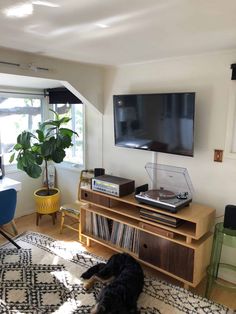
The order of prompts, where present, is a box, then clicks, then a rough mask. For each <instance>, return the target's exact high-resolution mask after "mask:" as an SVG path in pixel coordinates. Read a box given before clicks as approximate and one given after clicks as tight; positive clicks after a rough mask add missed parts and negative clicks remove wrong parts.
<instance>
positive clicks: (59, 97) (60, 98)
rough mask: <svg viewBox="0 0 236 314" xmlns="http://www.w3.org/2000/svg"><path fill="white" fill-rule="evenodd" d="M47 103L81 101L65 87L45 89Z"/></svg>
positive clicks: (75, 102)
mask: <svg viewBox="0 0 236 314" xmlns="http://www.w3.org/2000/svg"><path fill="white" fill-rule="evenodd" d="M46 92H47V94H48V96H49V104H80V103H82V101H81V100H80V99H79V98H78V97H76V96H75V95H74V94H73V93H71V92H70V91H69V90H68V89H67V88H65V87H58V88H50V89H47V90H46Z"/></svg>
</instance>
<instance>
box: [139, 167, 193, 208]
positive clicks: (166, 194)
mask: <svg viewBox="0 0 236 314" xmlns="http://www.w3.org/2000/svg"><path fill="white" fill-rule="evenodd" d="M145 169H146V171H147V173H148V175H149V177H150V179H151V181H152V189H151V190H149V189H148V185H147V184H145V185H143V186H142V187H140V188H137V189H136V195H135V198H136V200H137V201H138V202H139V203H143V204H148V205H151V206H155V207H158V208H161V209H164V210H166V211H169V212H172V213H176V212H177V211H178V210H179V209H180V208H183V207H185V206H187V205H189V203H190V202H191V201H192V195H193V186H192V182H191V180H190V177H189V174H188V171H187V169H186V168H181V167H174V166H169V165H162V164H157V163H147V164H146V166H145Z"/></svg>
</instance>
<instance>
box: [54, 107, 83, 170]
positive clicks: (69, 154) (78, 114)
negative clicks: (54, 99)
mask: <svg viewBox="0 0 236 314" xmlns="http://www.w3.org/2000/svg"><path fill="white" fill-rule="evenodd" d="M53 110H55V111H56V112H57V113H58V114H60V116H61V117H63V116H67V117H70V118H71V121H70V122H69V124H68V125H67V126H68V127H69V128H71V129H72V130H73V131H75V132H77V134H78V136H76V135H74V136H73V146H72V147H70V148H68V149H67V151H66V157H65V159H64V161H65V162H68V163H73V164H78V165H83V164H84V154H83V152H84V149H83V138H84V132H83V130H84V106H83V104H82V103H79V104H54V105H53Z"/></svg>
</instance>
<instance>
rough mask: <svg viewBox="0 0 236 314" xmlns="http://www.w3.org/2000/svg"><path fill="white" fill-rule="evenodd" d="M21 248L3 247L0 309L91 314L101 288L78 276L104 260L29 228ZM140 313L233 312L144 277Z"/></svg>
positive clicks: (0, 249) (0, 251) (4, 312)
mask: <svg viewBox="0 0 236 314" xmlns="http://www.w3.org/2000/svg"><path fill="white" fill-rule="evenodd" d="M16 241H17V243H18V244H19V245H20V246H21V247H22V249H21V250H17V249H15V248H14V247H13V246H11V245H10V244H6V245H3V246H1V247H0V313H1V314H8V313H17V314H23V313H30V314H46V313H57V314H59V313H63V314H70V313H75V314H76V313H77V314H80V313H81V314H82V313H83V314H85V313H90V310H91V307H92V306H93V304H95V299H96V296H97V295H98V293H99V291H100V288H101V286H100V285H99V284H97V285H96V286H95V287H94V288H93V289H91V291H89V292H87V291H85V290H84V289H83V282H82V281H81V279H80V275H81V273H82V272H84V271H85V270H86V269H87V268H89V267H91V266H93V265H95V264H97V263H98V262H101V259H100V258H98V257H96V256H94V255H92V254H90V253H88V252H86V251H85V250H84V249H83V247H82V246H81V245H80V244H79V243H76V242H73V243H71V242H63V241H58V240H55V239H52V238H50V237H47V236H45V235H42V234H39V233H35V232H28V233H25V234H23V235H21V236H19V237H18V238H17V240H16ZM138 306H139V309H140V313H141V314H158V313H166V314H167V313H168V314H169V313H170V314H173V313H174V314H175V313H176V314H179V313H192V314H194V313H199V314H200V313H214V314H217V313H222V314H223V313H228V314H229V313H233V311H231V310H229V309H227V308H226V307H224V306H222V305H218V304H215V303H213V302H211V301H209V300H207V299H204V298H201V297H199V296H196V295H194V294H192V293H190V292H188V291H187V290H185V289H182V288H179V287H176V286H173V285H170V284H167V283H165V282H163V281H159V280H157V279H153V278H145V287H144V291H143V293H142V294H141V296H140V298H139V303H138Z"/></svg>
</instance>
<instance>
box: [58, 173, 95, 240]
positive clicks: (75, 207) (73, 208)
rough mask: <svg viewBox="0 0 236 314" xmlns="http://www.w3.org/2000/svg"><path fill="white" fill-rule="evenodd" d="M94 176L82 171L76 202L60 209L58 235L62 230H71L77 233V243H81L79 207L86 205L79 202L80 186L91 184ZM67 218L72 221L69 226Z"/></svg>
mask: <svg viewBox="0 0 236 314" xmlns="http://www.w3.org/2000/svg"><path fill="white" fill-rule="evenodd" d="M93 176H94V170H82V171H81V173H80V181H79V185H78V200H77V201H75V202H74V203H70V204H65V205H62V206H61V207H60V212H61V228H60V233H62V230H63V228H64V227H65V228H69V229H71V230H74V231H76V232H78V235H79V241H80V242H81V240H82V239H81V234H80V208H81V206H84V205H85V204H86V203H85V202H82V201H80V199H81V195H80V193H81V191H80V188H81V186H83V185H85V186H89V187H90V184H91V180H92V178H93ZM66 217H67V218H69V219H71V220H72V223H71V224H68V223H65V218H66ZM75 224H77V227H74V225H75Z"/></svg>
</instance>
